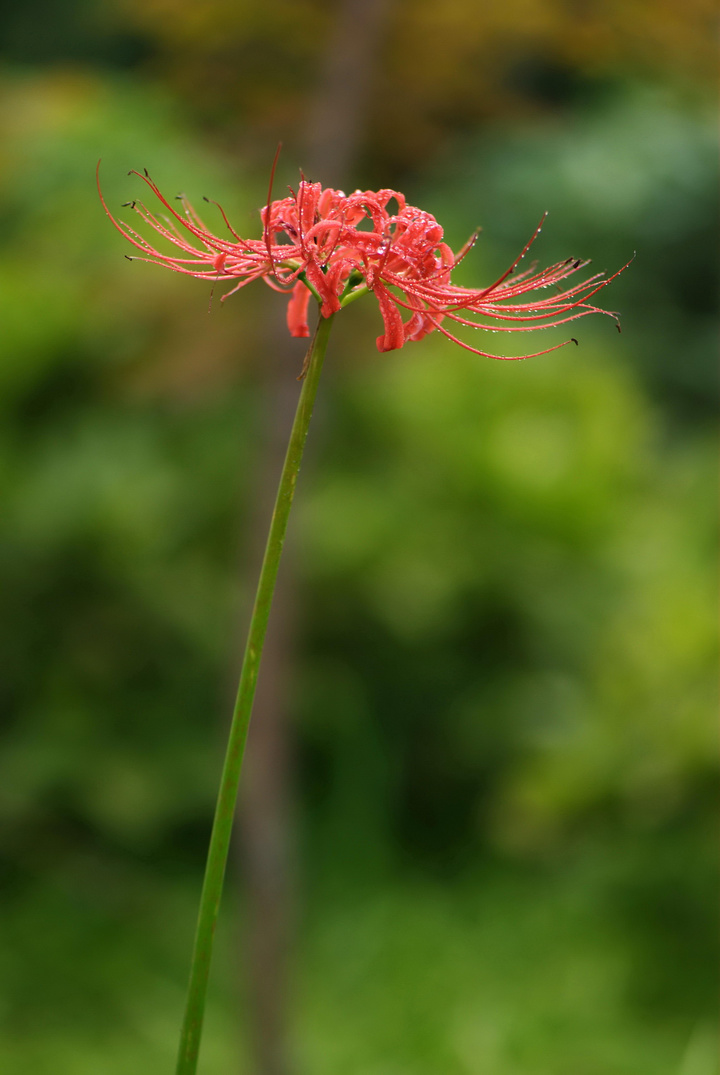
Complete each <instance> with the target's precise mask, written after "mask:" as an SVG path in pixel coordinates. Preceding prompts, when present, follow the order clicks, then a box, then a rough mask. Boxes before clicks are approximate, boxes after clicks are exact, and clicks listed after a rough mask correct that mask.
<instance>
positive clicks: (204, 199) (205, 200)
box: [202, 194, 210, 202]
mask: <svg viewBox="0 0 720 1075" xmlns="http://www.w3.org/2000/svg"><path fill="white" fill-rule="evenodd" d="M202 200H203V201H204V202H209V201H210V199H209V198H206V197H205V195H204V194H203V196H202Z"/></svg>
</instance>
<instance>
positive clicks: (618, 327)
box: [615, 321, 622, 332]
mask: <svg viewBox="0 0 720 1075" xmlns="http://www.w3.org/2000/svg"><path fill="white" fill-rule="evenodd" d="M615 328H616V329H617V330H618V332H622V327H621V325H620V324H619V323H618V322H617V321H616V322H615Z"/></svg>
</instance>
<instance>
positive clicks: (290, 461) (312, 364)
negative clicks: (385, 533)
mask: <svg viewBox="0 0 720 1075" xmlns="http://www.w3.org/2000/svg"><path fill="white" fill-rule="evenodd" d="M332 321H333V317H332V316H331V317H328V318H325V317H320V318H319V320H318V327H317V329H316V332H315V336H314V338H313V340H312V343H311V345H310V349H309V351H308V354H307V358H306V360H305V366H304V367H303V369H304V377H303V382H302V388H301V390H300V398H299V400H298V405H297V410H296V412H295V419H294V421H293V425H292V430H291V432H290V441H289V443H288V449H287V454H286V456H285V462H284V464H283V469H282V473H281V476H280V484H279V486H278V491H277V497H276V500H275V508H274V510H273V514H272V520H271V523H270V531H269V533H268V539H267V544H266V547H265V555H264V557H263V562H262V567H261V569H260V578H259V581H258V587H257V593H256V595H255V603H254V605H253V610H252V616H251V618H250V628H249V631H248V639H247V644H246V647H245V655H244V658H243V663H242V669H241V672H240V681H239V684H238V691H237V698H236V701H235V708H234V711H233V716H232V724H231V726H230V734H229V737H228V745H227V751H226V755H225V764H224V766H223V771H222V777H221V780H220V790H219V793H218V798H217V804H216V807H215V819H214V822H213V828H212V835H211V837H210V847H209V850H208V857H207V864H206V867H205V878H204V881H203V887H202V894H201V896H200V909H199V912H198V921H197V929H196V933H195V945H194V948H193V955H192V962H191V967H190V982H189V985H188V992H187V1000H186V1006H185V1015H184V1019H183V1024H182V1030H181V1033H180V1050H179V1054H178V1062H177V1069H176V1071H177V1075H195V1072H196V1070H197V1063H198V1055H199V1051H200V1039H201V1035H202V1027H203V1019H204V1015H205V1002H206V998H207V987H208V978H209V973H210V963H211V959H212V948H213V940H214V936H215V925H216V922H217V917H218V909H219V906H220V899H221V896H222V890H223V882H224V878H225V867H226V865H227V859H228V852H229V849H230V838H231V834H232V826H233V820H234V817H235V806H236V802H237V795H238V786H239V782H240V772H241V769H242V761H243V755H244V752H245V744H246V742H247V734H248V728H249V725H250V714H251V711H252V704H253V698H254V696H255V686H256V683H257V677H258V671H259V668H260V658H261V656H262V650H263V643H264V641H265V635H266V632H267V625H268V619H269V616H270V607H271V605H272V599H273V592H274V590H275V582H276V579H277V573H278V568H279V565H280V556H281V553H282V548H283V544H284V541H285V533H286V531H287V524H288V518H289V515H290V508H291V506H292V502H293V497H294V495H295V485H296V482H297V476H298V472H299V470H300V463H301V461H302V456H303V449H304V447H305V441H306V438H307V433H308V427H309V424H310V418H311V415H312V411H313V405H314V403H315V396H316V394H317V387H318V382H319V379H320V372H321V370H322V365H323V361H324V358H325V351H326V349H327V343H328V337H329V335H330V328H331V325H332Z"/></svg>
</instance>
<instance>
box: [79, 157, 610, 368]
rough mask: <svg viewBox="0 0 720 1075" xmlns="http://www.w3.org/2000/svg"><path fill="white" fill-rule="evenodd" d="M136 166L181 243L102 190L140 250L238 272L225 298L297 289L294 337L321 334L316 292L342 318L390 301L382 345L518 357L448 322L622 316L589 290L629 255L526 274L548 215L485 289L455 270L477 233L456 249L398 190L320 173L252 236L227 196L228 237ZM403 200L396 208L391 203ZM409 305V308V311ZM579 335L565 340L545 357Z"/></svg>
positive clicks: (188, 268)
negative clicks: (609, 262)
mask: <svg viewBox="0 0 720 1075" xmlns="http://www.w3.org/2000/svg"><path fill="white" fill-rule="evenodd" d="M130 174H131V175H138V176H139V177H140V179H142V180H143V182H144V183H146V184H147V186H148V187H149V188H150V190H151V191H152V192H153V194H154V195H155V196H156V197H157V198H158V200H159V201H160V203H161V204H162V205H163V206H164V207H165V209H166V210H167V211H168V212H169V213H170V216H169V217H165V216H164V217H162V218H159V217H158V216H156V215H155V214H154V213H152V212H150V210H149V209H147V208H146V206H145V205H144V204H143V203H142V202H138V201H133V202H128V203H126V204H127V205H129V206H130V207H131V208H132V209H134V210H135V212H136V213H138V214H139V216H140V217H141V218H142V219H143V220H144V221H145V223H146V224H148V225H150V227H151V228H153V229H154V230H155V231H156V232H157V233H158V234H159V235H160V236H161V237H162V238H163V239H165V240H167V241H168V242H169V243H170V244H171V245H172V246H174V247H175V251H173V252H172V253H163V252H161V251H159V250H157V249H155V247H153V246H152V245H151V244H150V243H149V242H148V241H147V240H146V239H144V238H143V237H142V236H141V235H140V234H139V233H138V232H136V231H135V230H134V229H133V228H131V227H129V226H128V225H127V224H124V223H122V222H118V221H117V220H115V218H114V217H113V216H112V214H111V213H110V210H109V209H108V207H107V205H106V204H105V200H104V199H103V196H102V192H100V198H101V200H102V203H103V206H104V208H105V211H106V213H107V214H108V216H109V217H110V219H111V220H112V222H113V224H114V225H115V227H116V228H117V229H118V231H119V232H120V233H121V234H122V235H124V236H125V238H126V239H128V240H129V241H130V242H131V243H132V244H133V246H135V247H136V248H137V249H138V250H140V251H141V256H140V258H139V260H142V261H151V262H156V263H157V264H159V265H165V266H167V267H168V268H170V269H173V270H174V271H175V272H181V273H186V274H188V275H190V276H196V277H198V279H201V280H210V281H213V282H214V281H217V280H223V279H225V278H227V279H230V280H236V281H237V283H236V284H235V285H234V286H233V287H232V288H231V289H230V291H228V292H227V293H226V294H225V295H223V299H226V298H228V296H229V295H232V294H234V293H235V292H236V291H238V290H239V289H240V288H241V287H244V286H245V285H246V284H249V283H250V282H251V281H252V280H257V279H262V280H264V281H265V283H267V284H268V285H269V286H270V287H272V288H274V289H275V290H276V291H283V292H288V293H289V294H290V300H289V303H288V312H287V319H288V328H289V329H290V333H291V335H293V336H309V335H310V332H309V328H308V323H307V308H308V302H309V300H310V297H311V295H314V296H315V298H316V299H317V300H318V302H319V304H320V313H321V315H322V316H323V317H330V316H331V314H334V313H337V311H338V310H340V309H341V308H342V307H343V306H346V305H347V304H348V303H349V302H352V301H353V300H354V299H356V298H358V297H359V296H360V295H362V294H365V293H366V292H368V291H372V292H373V293H374V295H375V297H376V299H377V301H378V305H379V307H380V313H381V315H382V318H383V323H384V326H385V331H384V333H383V334H382V336H378V338H377V346H378V350H380V351H392V350H394V349H395V348H397V347H402V346H403V344H404V343H406V342H407V341H408V340H421V339H422V338H423V336H425V335H427V333H428V332H432V331H433V330H434V329H438V330H439V331H440V332H441V333H442V334H443V335H444V336H447V337H448V339H450V340H453V341H454V342H455V343H459V344H460V346H461V347H464V348H465V349H466V350H468V351H472V352H473V354H478V355H483V356H485V357H487V358H497V359H504V358H506V357H507V356H503V355H491V354H488V353H487V352H486V351H479V350H477V348H475V347H470V346H469V345H468V344H466V343H463V341H462V340H459V339H458V338H457V337H456V336H455V335H453V333H452V332H450V331H449V330H448V328H447V321H451V322H455V324H458V325H469V326H471V327H473V328H484V329H490V330H493V331H501V332H531V331H532V330H533V329H538V328H548V327H551V326H553V325H562V324H565V323H566V322H568V321H574V320H576V319H577V318H579V317H586V316H587V315H588V314H593V313H606V314H608V316H609V317H612V318H614V319H615V321H616V322H617V314H614V313H609V312H608V311H606V310H601V309H600V308H599V307H597V306H593V305H592V304H591V303H590V302H589V301H588V300H589V299H591V298H592V297H593V296H594V295H595V294H596V293H597V292H598V291H600V290H601V289H602V288H604V287H607V285H608V284H609V283H610V281H611V280H613V279H614V278H615V277H616V276H618V275H619V273H621V272H622V271H623V269H625V268H627V265H624V266H623V268H622V269H619V270H618V271H617V272H615V273H614V274H613V275H612V276H610V277H609V278H605V276H604V274H603V273H596V274H595V275H593V276H590V277H589V278H587V279H585V280H584V281H583V282H582V283H577V284H574V285H572V286H570V287H566V288H565V289H564V290H563V289H562V288H561V287H560V286H559V285H560V282H561V281H563V280H566V279H567V278H568V277H570V276H572V275H573V274H574V273H576V272H577V271H578V270H579V269H583V268H585V267H586V266H587V265H588V264H589V262H587V261H580V260H577V259H575V258H568V259H567V260H566V261H561V262H558V263H557V264H555V265H551V266H550V267H549V268H547V269H541V270H540V271H538V270H537V268H536V266H535V265H533V266H531V267H530V268H529V269H526V270H525V271H524V272H519V273H516V272H515V269H516V268H517V266H518V265H519V263H520V262H521V261H522V259H523V258H524V257H525V255H526V253H527V252H528V250H529V248H530V246H531V245H532V243H533V242H534V241H535V239H536V238H537V236H538V234H539V232H540V227H541V226H542V222H543V221H541V222H540V225H538V227H537V229H536V230H535V232H534V234H533V235H532V237H531V238H530V241H529V242H528V243H527V245H526V246H525V247H524V249H523V250H522V251H521V253H520V255H519V256H518V257H517V258H516V260H515V261H514V262H513V264H512V265H511V266H510V268H509V269H507V271H506V272H504V273H503V274H502V276H500V277H499V279H497V280H496V281H495V282H494V283H493V284H491V285H490V286H489V287H484V288H477V289H474V288H466V287H458V286H456V285H454V284H452V283H451V282H450V277H451V273H452V270H453V269H454V268H455V267H456V266H457V265H458V264H459V262H460V261H462V259H463V258H464V257H465V255H466V254H467V253H468V251H469V250H470V249H471V248H472V246H473V245H474V243H475V239H476V238H477V233H476V234H475V235H473V236H472V237H471V239H470V240H469V241H468V242H467V243H466V244H465V246H464V247H463V248H462V250H460V251H459V253H458V254H453V252H452V250H451V249H450V247H449V246H448V245H447V243H445V242H444V241H443V230H442V228H441V227H440V225H439V224H438V222H437V221H436V220H435V218H434V217H433V216H431V214H430V213H426V212H424V211H423V210H422V209H416V208H415V207H414V206H412V205H407V204H406V201H405V198H404V196H403V195H402V194H400V193H398V192H397V191H395V190H378V191H359V190H358V191H355V193H354V194H350V195H349V196H348V195H346V194H344V193H343V192H342V191H341V190H332V189H329V188H328V189H325V190H323V188H322V186H321V185H320V184H319V183H309V182H307V181H306V180H305V179H303V180H301V182H300V185H299V187H298V191H297V194H296V193H294V192H293V191H291V193H290V197H287V198H279V199H276V200H275V201H268V205H266V206H265V208H264V209H261V210H260V216H261V219H262V223H263V235H262V238H261V239H243V238H241V237H240V236H239V235H238V234H237V232H236V231H235V230H234V229H233V228H232V226H231V225H230V223H229V221H228V219H227V217H226V216H225V213H224V211H223V210H222V208H221V207H220V206H218V208H219V209H220V212H221V214H222V217H223V220H224V222H225V225H226V226H227V228H228V231H229V233H230V238H222V239H221V238H218V237H217V236H216V235H213V233H212V232H210V231H208V229H207V228H206V227H205V225H204V224H203V222H202V220H201V219H200V217H199V216H198V214H197V213H196V212H195V210H194V209H193V208H192V206H191V205H190V203H189V202H188V201H187V199H186V198H185V197H184V196H183V195H179V196H178V197H179V200H180V202H181V203H182V207H183V210H184V212H183V213H179V212H178V211H177V210H176V209H175V208H174V207H173V206H172V205H171V204H170V202H168V201H167V199H166V198H165V197H164V196H163V194H162V193H161V192H160V190H159V189H158V187H157V186H156V185H155V183H154V182H153V181H152V179H151V178H150V176H149V175H148V174H147V172H145V174H141V173H139V172H131V173H130ZM98 190H100V187H99V182H98ZM205 200H206V201H207V200H208V199H205ZM392 202H394V203H395V207H394V208H395V211H394V212H390V210H389V208H388V207H389V205H390V204H391V203H392ZM214 204H217V203H214ZM544 219H545V218H544V217H543V220H544ZM628 264H630V263H629V262H628ZM550 287H552V288H553V291H552V293H550V294H546V295H544V296H540V295H539V294H538V292H539V291H540V289H547V288H550ZM533 296H534V297H533ZM403 311H407V313H408V314H409V316H408V317H407V320H405V321H403ZM488 322H490V324H488ZM618 327H619V326H618ZM569 342H571V341H570V340H565V341H564V343H561V344H557V345H556V346H555V347H548V348H547V349H546V350H545V351H538V352H536V355H537V354H540V355H542V354H547V353H548V351H554V350H556V348H557V347H563V346H565V344H566V343H569ZM572 342H574V343H577V340H573V341H572ZM513 357H515V356H513ZM518 357H521V358H534V357H535V355H522V356H518Z"/></svg>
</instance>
